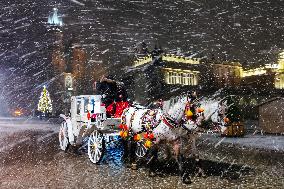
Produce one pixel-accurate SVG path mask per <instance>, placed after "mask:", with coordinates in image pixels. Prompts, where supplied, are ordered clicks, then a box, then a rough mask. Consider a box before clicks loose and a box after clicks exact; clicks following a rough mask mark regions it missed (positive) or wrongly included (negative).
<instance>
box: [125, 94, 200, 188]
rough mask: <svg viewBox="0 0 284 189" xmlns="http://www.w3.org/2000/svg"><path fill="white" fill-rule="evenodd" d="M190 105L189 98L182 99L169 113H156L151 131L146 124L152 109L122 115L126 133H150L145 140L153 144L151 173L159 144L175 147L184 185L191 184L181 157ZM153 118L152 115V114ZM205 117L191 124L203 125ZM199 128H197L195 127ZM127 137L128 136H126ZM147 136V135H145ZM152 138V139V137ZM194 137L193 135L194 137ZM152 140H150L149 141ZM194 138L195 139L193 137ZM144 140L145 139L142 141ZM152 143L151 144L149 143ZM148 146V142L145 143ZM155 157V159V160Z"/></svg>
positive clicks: (130, 111)
mask: <svg viewBox="0 0 284 189" xmlns="http://www.w3.org/2000/svg"><path fill="white" fill-rule="evenodd" d="M188 103H189V99H188V98H187V97H181V98H180V99H179V100H178V101H177V102H176V103H175V104H174V105H173V106H172V107H170V108H169V109H168V111H166V110H164V111H162V110H158V111H156V113H155V114H154V113H153V114H152V116H153V117H154V118H153V120H155V121H154V123H153V124H152V125H151V127H150V129H149V128H148V129H147V128H146V127H147V123H146V124H145V121H143V120H145V115H146V114H147V112H151V111H153V110H150V109H137V108H134V107H130V108H128V109H126V110H125V111H124V113H123V115H122V123H123V124H125V125H126V126H127V127H125V131H124V132H129V133H131V134H132V135H133V136H135V135H137V134H141V133H143V132H144V133H145V132H146V133H148V136H149V133H150V137H148V138H147V136H146V137H144V140H146V141H148V144H149V143H152V145H151V147H150V152H149V153H150V155H152V158H151V159H152V161H150V163H149V164H150V171H151V172H153V171H154V170H153V167H154V166H153V165H155V161H156V159H157V151H158V147H159V144H160V143H161V142H163V141H166V142H167V143H170V144H171V145H172V146H173V151H174V155H175V159H176V161H177V163H178V165H179V170H180V173H181V176H182V181H183V182H184V183H190V182H191V181H190V178H189V174H188V173H187V172H186V171H185V167H184V163H185V162H184V159H183V158H182V155H181V143H183V141H184V140H183V139H185V138H187V139H188V135H187V132H186V130H185V129H186V128H185V127H182V125H183V123H184V120H183V118H184V116H185V112H186V107H187V105H188ZM150 116H151V113H150ZM203 118H204V117H198V118H197V119H196V120H197V121H196V122H195V123H191V124H195V125H196V124H198V123H201V120H200V119H203ZM194 128H197V126H194ZM125 136H126V135H125ZM144 136H145V135H144ZM151 136H152V137H151ZM192 136H193V135H192ZM149 138H150V139H149ZM193 138H194V137H193ZM142 140H143V139H142ZM149 141H150V142H149ZM145 146H147V147H149V145H147V142H146V143H145ZM153 157H154V158H153Z"/></svg>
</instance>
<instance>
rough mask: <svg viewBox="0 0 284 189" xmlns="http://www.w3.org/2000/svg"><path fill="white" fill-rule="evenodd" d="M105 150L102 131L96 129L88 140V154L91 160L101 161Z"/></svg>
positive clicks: (94, 161)
mask: <svg viewBox="0 0 284 189" xmlns="http://www.w3.org/2000/svg"><path fill="white" fill-rule="evenodd" d="M104 150H105V139H104V136H103V134H102V133H101V132H99V131H97V130H95V131H94V132H93V133H92V134H91V135H90V137H89V140H88V156H89V159H90V160H91V162H93V163H99V162H100V161H101V160H102V157H103V154H104Z"/></svg>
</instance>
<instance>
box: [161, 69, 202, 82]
mask: <svg viewBox="0 0 284 189" xmlns="http://www.w3.org/2000/svg"><path fill="white" fill-rule="evenodd" d="M165 81H166V83H167V84H181V85H197V83H198V82H197V73H195V72H192V73H184V72H181V71H180V70H178V71H174V70H173V71H172V70H170V71H166V72H165Z"/></svg>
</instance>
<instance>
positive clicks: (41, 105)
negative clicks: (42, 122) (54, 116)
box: [38, 86, 52, 114]
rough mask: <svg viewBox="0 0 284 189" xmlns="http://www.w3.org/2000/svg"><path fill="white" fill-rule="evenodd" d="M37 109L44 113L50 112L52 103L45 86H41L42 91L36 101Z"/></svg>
mask: <svg viewBox="0 0 284 189" xmlns="http://www.w3.org/2000/svg"><path fill="white" fill-rule="evenodd" d="M38 111H39V112H42V113H44V114H50V113H51V112H52V104H51V99H50V96H49V92H48V91H47V89H46V86H43V91H42V92H41V95H40V99H39V102H38Z"/></svg>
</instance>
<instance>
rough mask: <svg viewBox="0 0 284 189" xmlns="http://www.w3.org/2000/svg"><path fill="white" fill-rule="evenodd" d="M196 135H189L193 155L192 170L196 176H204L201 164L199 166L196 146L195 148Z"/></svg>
mask: <svg viewBox="0 0 284 189" xmlns="http://www.w3.org/2000/svg"><path fill="white" fill-rule="evenodd" d="M197 137H198V136H197V135H193V137H191V141H192V146H191V147H192V155H193V158H194V163H193V165H194V167H193V168H194V171H197V176H198V177H204V176H205V174H204V171H203V169H202V166H201V161H200V159H199V153H198V151H197V148H196V138H197Z"/></svg>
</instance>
